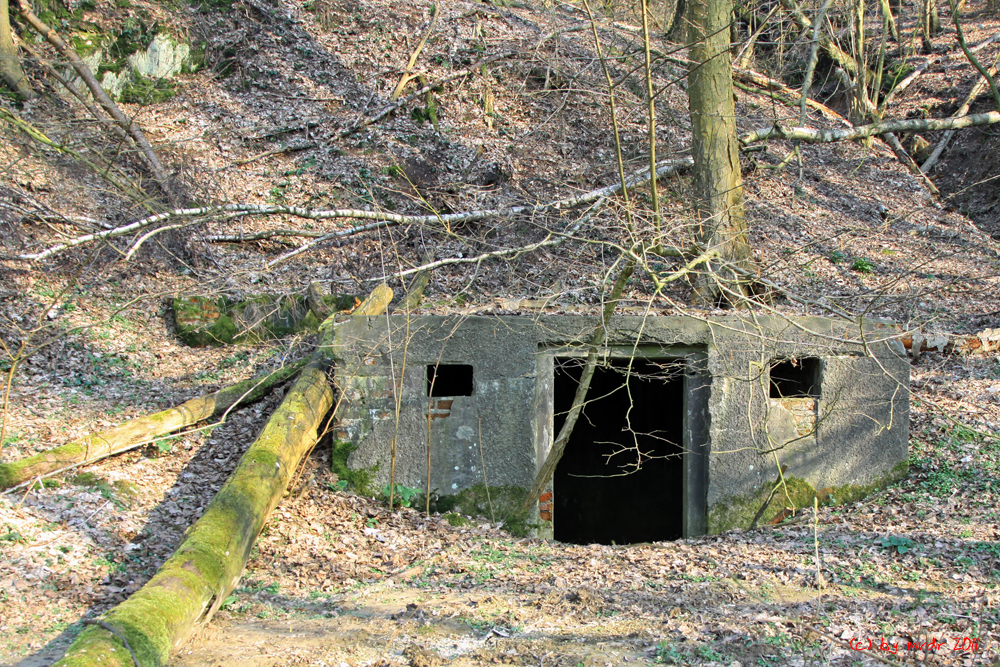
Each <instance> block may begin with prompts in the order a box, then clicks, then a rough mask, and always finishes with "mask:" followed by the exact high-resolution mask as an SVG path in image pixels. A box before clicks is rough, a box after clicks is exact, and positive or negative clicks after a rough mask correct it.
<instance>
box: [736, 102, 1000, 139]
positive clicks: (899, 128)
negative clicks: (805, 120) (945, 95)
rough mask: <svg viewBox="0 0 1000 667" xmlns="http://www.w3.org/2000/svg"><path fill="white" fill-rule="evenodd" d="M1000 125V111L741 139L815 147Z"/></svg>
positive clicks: (777, 128) (769, 131)
mask: <svg viewBox="0 0 1000 667" xmlns="http://www.w3.org/2000/svg"><path fill="white" fill-rule="evenodd" d="M994 123H1000V112H998V111H990V112H988V113H979V114H973V115H971V116H963V117H962V118H927V119H922V118H914V119H910V120H886V121H882V122H880V123H872V124H870V125H860V126H858V127H852V128H844V129H829V128H824V129H814V128H811V127H782V126H781V125H780V124H778V123H775V124H774V125H773V126H771V127H767V128H761V129H759V130H754V131H752V132H747V133H746V134H744V135H743V136H741V137H740V143H741V144H743V145H744V146H745V145H747V144H751V143H754V142H756V141H767V140H769V139H791V140H797V141H804V142H806V143H811V144H822V143H832V142H835V141H853V140H854V139H864V138H865V137H874V136H877V135H880V134H885V133H886V132H913V131H931V130H958V129H961V128H963V127H978V126H981V125H992V124H994Z"/></svg>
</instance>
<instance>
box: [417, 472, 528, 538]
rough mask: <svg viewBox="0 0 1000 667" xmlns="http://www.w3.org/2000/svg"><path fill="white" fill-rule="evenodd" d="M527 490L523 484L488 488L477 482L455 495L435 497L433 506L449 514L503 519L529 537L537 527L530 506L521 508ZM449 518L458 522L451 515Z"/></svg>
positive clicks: (508, 527) (509, 529) (512, 530)
mask: <svg viewBox="0 0 1000 667" xmlns="http://www.w3.org/2000/svg"><path fill="white" fill-rule="evenodd" d="M527 494H528V490H527V489H525V488H524V487H521V486H510V485H508V486H491V487H489V489H488V491H487V487H486V486H485V485H483V484H476V485H474V486H470V487H469V488H467V489H463V490H461V491H459V492H458V493H455V494H453V495H448V496H438V497H437V498H436V499H432V500H431V510H432V511H435V512H441V513H442V514H444V515H445V517H446V518H447V517H448V516H450V515H451V514H454V513H458V514H465V515H468V516H474V517H483V518H485V519H489V520H490V521H499V522H501V523H503V527H504V530H506V531H507V532H509V533H510V534H511V535H514V536H516V537H527V535H528V533H529V532H530V531H531V530H533V529H535V528H537V525H536V524H534V523H531V521H530V519H531V512H530V510H522V509H521V505H522V504H523V503H524V498H525V496H527ZM448 522H449V523H451V524H452V525H456V524H455V523H452V520H451V519H448Z"/></svg>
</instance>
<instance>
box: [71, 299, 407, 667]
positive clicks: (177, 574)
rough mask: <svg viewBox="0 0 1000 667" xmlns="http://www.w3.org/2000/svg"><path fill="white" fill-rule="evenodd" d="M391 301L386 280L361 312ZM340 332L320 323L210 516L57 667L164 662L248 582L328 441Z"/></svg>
mask: <svg viewBox="0 0 1000 667" xmlns="http://www.w3.org/2000/svg"><path fill="white" fill-rule="evenodd" d="M391 299H392V290H390V289H389V288H388V287H386V286H385V285H381V286H379V287H378V288H376V289H375V290H374V291H373V292H372V295H371V296H370V297H369V298H368V300H366V301H365V303H363V304H361V306H359V308H358V309H357V311H355V312H356V314H359V315H376V314H379V313H381V312H384V311H385V309H386V307H387V306H388V303H389V301H390V300H391ZM333 331H334V327H333V322H332V318H330V319H328V320H326V321H325V322H324V326H323V327H321V333H320V340H319V344H318V346H317V349H316V352H314V353H313V356H312V358H311V359H310V360H309V363H308V364H307V365H306V367H305V368H304V369H303V370H302V373H301V374H300V375H299V377H298V379H296V381H295V384H294V385H293V386H292V388H291V389H290V390H289V391H288V394H287V395H286V396H285V400H284V401H282V403H281V405H279V406H278V408H277V409H276V410H275V411H274V413H273V414H272V415H271V417H270V418H269V419H268V421H267V424H266V425H265V426H264V428H263V430H262V431H261V432H260V435H258V436H257V439H256V440H255V441H254V442H253V444H252V445H251V446H250V448H249V449H248V450H247V452H246V453H245V454H244V455H243V458H242V460H241V461H240V463H239V465H238V466H237V468H236V470H235V471H234V472H233V474H232V476H231V477H230V478H229V480H228V481H227V482H226V484H225V486H223V487H222V489H221V490H220V491H219V493H218V494H216V496H215V498H213V499H212V502H210V503H209V505H208V507H207V508H206V509H205V513H204V514H203V515H202V516H201V518H200V519H198V520H197V521H196V522H195V523H194V524H193V525H192V526H191V527H190V528H188V530H187V533H186V534H185V536H184V539H183V540H182V541H181V544H180V546H178V547H177V551H175V552H174V554H173V555H172V556H171V557H170V558H169V559H168V560H167V562H165V563H164V564H163V566H162V567H161V568H160V569H159V570H158V571H157V572H156V574H155V575H153V578H152V579H150V580H149V582H148V583H146V585H145V586H143V587H142V588H141V589H139V590H138V591H137V592H136V593H135V594H133V595H132V596H131V597H130V598H129V599H127V600H126V601H125V602H123V603H121V604H120V605H118V606H117V607H115V608H114V609H112V610H111V611H109V612H108V613H107V614H106V615H105V616H104V617H103V618H102V619H101V624H100V625H94V624H88V625H87V627H86V628H84V630H83V632H81V633H80V635H79V636H78V637H77V638H76V640H75V641H74V642H73V644H72V645H71V646H70V647H69V649H68V650H67V651H66V655H65V656H64V657H63V658H62V660H60V661H59V662H57V663H56V665H57V666H58V667H131V666H132V665H133V664H135V663H134V662H133V657H132V655H134V656H135V661H136V662H138V663H139V664H140V665H142V666H143V667H149V666H152V665H165V664H166V663H167V660H168V658H169V656H170V653H171V651H174V650H176V649H178V648H180V647H181V646H182V645H183V644H184V643H185V642H186V641H187V639H188V638H189V637H190V636H191V633H192V632H193V631H194V629H195V628H196V627H197V626H198V624H199V623H205V622H208V620H209V619H210V618H211V617H212V615H213V614H214V613H215V611H216V610H217V609H218V608H219V607H220V606H221V605H222V602H223V601H224V600H225V599H226V596H228V595H229V593H230V592H231V591H232V590H233V588H235V586H236V584H237V582H238V581H239V579H240V576H241V575H242V573H243V568H244V566H245V565H246V561H247V558H248V557H249V556H250V550H251V548H252V547H253V543H254V541H255V540H256V538H257V535H258V534H259V533H260V530H261V528H262V527H263V526H264V521H265V520H266V519H267V516H268V515H269V514H270V513H271V511H272V510H273V509H274V507H275V506H276V505H277V504H278V501H279V500H280V499H281V497H282V494H283V492H284V490H285V488H286V487H287V485H288V482H289V480H291V478H292V475H293V474H294V472H295V469H296V468H297V467H298V464H299V462H300V460H301V458H302V457H303V456H304V455H305V454H306V452H308V451H309V450H310V449H311V448H312V446H313V444H314V443H315V441H316V439H317V438H318V437H319V435H320V434H319V428H320V427H321V426H322V423H323V419H324V417H326V415H327V413H328V412H329V411H330V408H331V407H332V406H333V389H332V387H331V386H330V383H329V381H328V380H327V370H328V369H329V366H330V364H331V363H332V359H333V355H332V354H331V349H330V346H331V344H332V341H333ZM109 627H110V628H113V629H114V630H115V631H116V632H111V631H109V630H108V628H109ZM119 633H120V635H121V636H122V637H124V639H125V640H126V641H127V642H128V644H127V645H125V644H124V643H123V641H122V640H121V639H120V638H119V636H118V634H119Z"/></svg>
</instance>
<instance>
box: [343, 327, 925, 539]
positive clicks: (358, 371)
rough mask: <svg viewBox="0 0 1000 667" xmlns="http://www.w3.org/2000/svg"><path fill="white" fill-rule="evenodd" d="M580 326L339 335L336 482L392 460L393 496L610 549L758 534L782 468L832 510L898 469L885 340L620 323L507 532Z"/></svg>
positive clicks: (578, 362)
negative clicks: (346, 450)
mask: <svg viewBox="0 0 1000 667" xmlns="http://www.w3.org/2000/svg"><path fill="white" fill-rule="evenodd" d="M594 325H595V321H594V319H593V318H586V317H576V316H543V317H538V318H535V319H529V318H520V317H464V318H462V317H436V316H425V317H415V318H414V317H411V318H408V319H407V318H406V317H403V316H389V317H380V318H366V317H358V318H350V319H349V320H348V321H346V322H342V323H340V324H338V331H337V345H336V348H335V349H337V350H338V355H339V356H338V358H337V359H336V382H337V385H338V387H339V388H340V390H341V394H342V395H341V400H340V404H339V408H338V413H337V418H338V427H337V430H336V437H337V438H338V439H339V440H342V441H349V442H351V443H352V444H353V445H354V446H355V447H356V449H355V451H354V452H353V453H352V454H351V456H350V458H349V461H348V463H349V465H351V466H352V467H355V468H369V469H371V470H372V471H373V472H374V475H375V482H376V485H377V486H378V487H379V488H381V487H382V486H383V485H384V484H387V483H388V476H389V472H388V471H389V469H390V458H391V452H392V451H393V450H395V452H396V465H395V470H396V478H395V481H396V483H397V484H403V485H405V486H409V487H412V488H416V489H420V490H421V491H424V490H427V489H429V490H430V491H431V493H432V496H433V497H435V498H436V499H441V500H442V502H444V501H445V500H447V501H448V502H452V503H453V505H454V506H455V507H460V508H462V509H463V511H465V512H467V513H472V512H476V513H481V514H482V515H484V516H490V513H491V512H493V513H494V516H495V517H496V518H497V519H498V520H504V521H505V522H507V523H508V524H510V525H513V524H514V523H517V524H518V525H520V526H526V527H528V528H529V529H530V530H531V531H533V532H534V533H535V534H537V535H539V536H543V537H549V538H555V539H558V540H562V541H566V542H577V543H590V542H600V543H606V544H610V543H617V544H623V543H630V542H640V541H655V540H668V539H676V538H678V537H688V536H695V535H701V534H705V533H710V532H719V531H722V530H726V529H729V528H734V527H744V528H745V527H747V526H748V525H749V524H750V523H751V522H753V520H754V518H755V517H757V520H758V522H760V521H765V520H767V519H769V518H770V516H773V515H774V514H775V513H777V512H778V511H780V510H781V509H782V506H781V501H779V502H777V503H775V507H773V508H767V507H765V508H764V511H763V512H760V509H761V506H762V505H764V504H765V501H766V499H767V497H768V496H770V495H772V494H770V490H771V488H772V487H773V485H774V483H775V479H776V478H777V477H778V474H777V472H778V466H779V465H780V466H782V467H783V469H784V470H785V473H784V476H785V478H786V479H789V480H792V482H793V484H795V485H796V488H797V489H799V490H802V489H809V490H811V493H813V495H817V496H821V497H822V498H831V497H834V496H835V497H837V498H840V499H849V498H851V497H855V496H858V495H861V494H863V493H866V492H870V491H871V490H872V489H874V488H876V487H877V486H879V485H881V484H884V483H886V482H887V481H889V480H891V479H893V478H895V477H897V476H899V475H900V474H901V471H903V469H904V468H905V461H906V459H907V453H908V450H907V441H908V401H907V392H906V391H905V387H906V384H907V383H908V381H909V365H908V363H907V361H906V358H905V351H904V350H903V348H902V346H901V345H900V344H898V343H897V342H896V341H894V340H893V338H892V337H891V336H890V333H891V330H889V329H886V328H882V327H880V326H879V325H877V324H874V323H872V324H870V325H867V326H866V327H865V329H864V330H863V331H861V330H852V328H851V326H849V325H847V324H843V323H838V322H834V321H831V320H826V319H822V318H797V319H794V320H787V319H782V318H777V317H775V318H756V319H755V320H754V321H753V322H748V321H744V320H742V319H740V318H738V317H724V318H712V319H708V320H698V319H694V318H685V317H649V318H637V317H619V318H615V319H614V320H613V321H612V323H611V326H610V327H609V329H608V335H607V338H606V342H605V344H604V345H603V346H602V347H601V349H600V350H598V365H597V367H596V369H595V372H594V379H593V381H592V384H591V388H590V391H589V392H588V395H587V401H586V404H585V407H584V410H583V414H582V415H581V418H580V419H579V420H578V421H577V424H576V427H575V429H574V431H573V435H572V437H571V438H570V441H569V442H568V444H567V448H566V452H565V454H564V456H563V458H562V459H561V460H560V463H559V465H558V466H557V469H556V473H555V475H554V477H553V479H552V480H551V481H550V482H549V484H548V486H547V487H546V489H545V490H544V492H543V493H542V494H541V495H540V496H539V498H538V499H534V500H533V502H532V504H531V507H532V509H531V511H530V513H529V515H528V516H527V517H524V516H520V517H515V516H514V513H515V509H516V507H519V506H520V505H521V501H522V500H523V498H524V495H525V493H526V492H527V490H528V489H530V488H531V486H532V483H533V481H534V478H535V475H536V473H537V471H538V470H539V469H540V468H541V466H542V464H543V462H544V461H545V458H546V456H547V455H548V453H549V451H550V449H551V447H552V444H553V441H554V439H555V437H556V436H557V435H558V433H559V430H560V428H561V426H562V424H563V423H564V421H565V415H566V413H567V411H568V410H569V407H570V405H571V404H572V401H573V396H574V395H575V393H576V387H577V385H578V383H579V379H580V375H581V373H582V370H583V366H584V359H585V357H586V355H587V352H588V348H587V347H586V345H585V344H584V343H583V341H586V340H587V339H588V338H589V335H590V333H591V332H592V331H593V327H594ZM397 404H398V410H397ZM834 491H836V493H834ZM483 492H485V493H483ZM773 495H778V494H773ZM470 498H471V499H472V500H470ZM466 501H469V502H471V503H472V505H474V507H470V504H469V502H466ZM463 502H464V503H465V504H462V503H463ZM487 502H488V503H489V506H488V507H487ZM809 502H810V503H811V500H809ZM803 503H804V501H803ZM758 515H759V516H758Z"/></svg>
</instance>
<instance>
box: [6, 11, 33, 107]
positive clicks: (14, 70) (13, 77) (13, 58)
mask: <svg viewBox="0 0 1000 667" xmlns="http://www.w3.org/2000/svg"><path fill="white" fill-rule="evenodd" d="M9 10H10V8H9V6H8V3H7V0H0V79H3V82H4V83H5V84H7V87H8V88H10V89H11V90H13V91H14V92H15V93H17V94H18V95H20V96H21V97H23V98H24V99H31V98H32V97H34V96H35V91H33V90H32V89H31V86H29V85H28V79H27V77H25V76H24V71H23V70H22V69H21V61H20V59H18V57H17V47H15V46H14V39H13V36H12V34H11V31H10V11H9Z"/></svg>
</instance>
